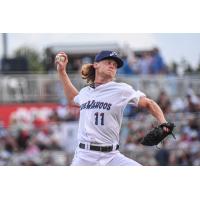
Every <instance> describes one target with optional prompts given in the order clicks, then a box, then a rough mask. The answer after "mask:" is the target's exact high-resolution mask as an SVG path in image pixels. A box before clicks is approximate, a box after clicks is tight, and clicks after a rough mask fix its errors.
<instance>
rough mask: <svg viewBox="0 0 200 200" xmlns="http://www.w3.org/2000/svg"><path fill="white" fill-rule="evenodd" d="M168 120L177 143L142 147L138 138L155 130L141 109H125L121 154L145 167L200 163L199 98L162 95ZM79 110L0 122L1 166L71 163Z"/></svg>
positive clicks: (22, 113)
mask: <svg viewBox="0 0 200 200" xmlns="http://www.w3.org/2000/svg"><path fill="white" fill-rule="evenodd" d="M156 101H157V102H158V104H159V105H160V107H161V108H162V110H163V111H164V113H165V115H166V116H167V120H169V121H172V122H174V123H175V124H176V129H175V135H176V140H174V139H173V138H172V137H170V136H169V137H168V138H167V139H166V140H165V142H164V143H163V144H161V145H159V147H145V146H143V145H141V144H140V143H139V141H140V139H141V138H142V137H143V136H144V135H145V134H146V133H147V132H148V131H149V130H150V129H151V128H152V126H155V125H156V123H155V119H154V118H153V117H152V116H151V115H149V114H147V113H146V112H145V111H144V110H138V109H137V108H134V107H132V106H131V105H128V106H127V107H126V109H125V112H124V121H123V124H122V128H121V133H120V151H121V152H122V153H124V154H125V155H127V156H128V157H131V158H133V159H135V160H136V161H138V162H140V163H141V164H143V165H200V98H199V96H197V95H196V94H195V93H194V92H193V90H192V89H189V90H188V92H187V95H186V96H185V98H184V99H181V98H177V99H171V98H170V97H169V96H168V95H167V93H166V92H165V91H161V92H160V95H159V96H158V98H157V99H156ZM77 128H78V113H77V110H76V109H75V110H71V109H68V107H66V106H61V105H60V106H58V107H57V109H54V110H52V109H49V108H44V109H40V110H36V109H32V110H29V111H28V110H26V109H19V110H17V111H16V112H15V113H13V114H12V115H11V118H10V124H9V127H4V125H3V123H1V124H0V165H70V162H71V160H72V157H73V154H74V150H75V147H76V138H77Z"/></svg>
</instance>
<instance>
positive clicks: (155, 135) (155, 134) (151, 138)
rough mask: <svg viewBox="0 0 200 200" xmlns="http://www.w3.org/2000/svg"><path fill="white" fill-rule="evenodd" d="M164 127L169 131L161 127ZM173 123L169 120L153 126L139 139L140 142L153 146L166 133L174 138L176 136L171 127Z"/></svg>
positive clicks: (161, 139)
mask: <svg viewBox="0 0 200 200" xmlns="http://www.w3.org/2000/svg"><path fill="white" fill-rule="evenodd" d="M164 127H166V128H168V129H169V131H165V130H164V129H163V128H164ZM174 127H175V125H174V124H173V123H171V122H168V123H163V124H160V125H159V126H157V127H155V128H153V129H152V130H151V131H150V132H149V133H148V134H147V135H146V136H145V137H144V138H143V139H142V141H141V144H143V145H146V146H154V145H157V144H159V143H160V142H162V141H163V140H164V138H166V137H167V136H168V135H172V136H173V137H174V139H176V137H175V136H174V134H173V129H174Z"/></svg>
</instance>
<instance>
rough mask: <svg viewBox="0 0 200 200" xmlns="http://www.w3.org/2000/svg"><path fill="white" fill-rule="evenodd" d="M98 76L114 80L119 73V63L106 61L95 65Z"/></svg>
mask: <svg viewBox="0 0 200 200" xmlns="http://www.w3.org/2000/svg"><path fill="white" fill-rule="evenodd" d="M94 68H95V69H96V75H97V76H102V77H108V78H112V79H114V78H115V76H116V73H117V62H116V61H115V60H113V59H105V60H102V61H100V62H96V63H95V64H94Z"/></svg>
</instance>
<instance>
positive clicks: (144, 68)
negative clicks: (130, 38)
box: [138, 52, 153, 75]
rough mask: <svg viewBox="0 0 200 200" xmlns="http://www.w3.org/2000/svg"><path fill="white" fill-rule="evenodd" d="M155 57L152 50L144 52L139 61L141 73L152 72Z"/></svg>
mask: <svg viewBox="0 0 200 200" xmlns="http://www.w3.org/2000/svg"><path fill="white" fill-rule="evenodd" d="M152 61H153V58H152V56H151V54H150V52H144V53H143V54H142V57H141V58H140V59H139V61H138V71H139V74H143V75H147V74H150V70H151V69H150V66H151V64H152Z"/></svg>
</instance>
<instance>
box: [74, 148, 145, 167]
mask: <svg viewBox="0 0 200 200" xmlns="http://www.w3.org/2000/svg"><path fill="white" fill-rule="evenodd" d="M71 166H141V164H139V163H137V162H136V161H134V160H132V159H130V158H127V157H126V156H124V155H123V154H121V153H120V152H119V151H118V150H115V151H111V152H99V151H92V150H86V149H80V148H79V147H78V148H77V149H76V152H75V155H74V158H73V161H72V164H71Z"/></svg>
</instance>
